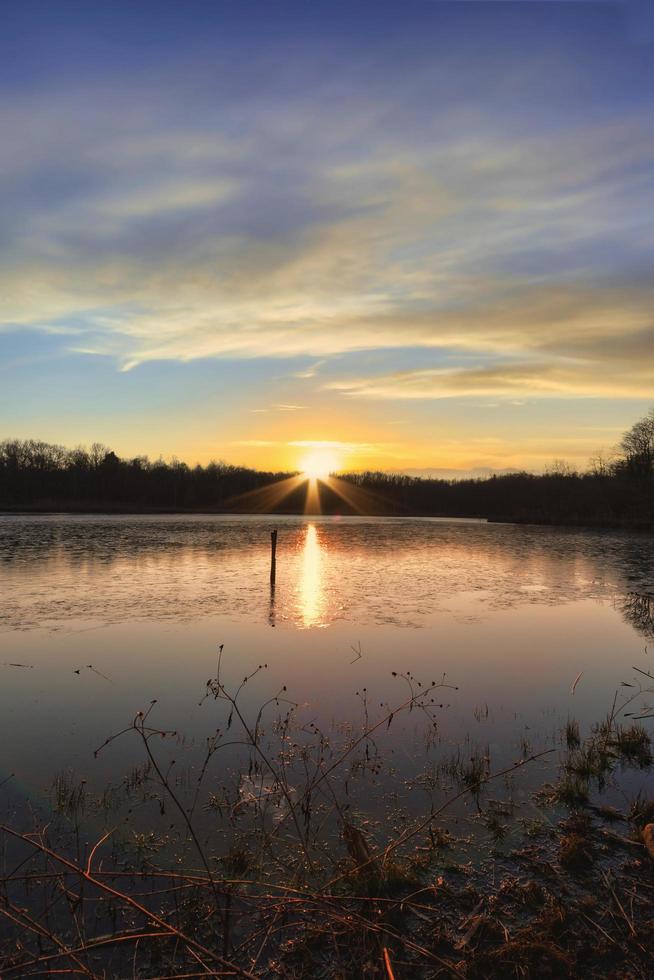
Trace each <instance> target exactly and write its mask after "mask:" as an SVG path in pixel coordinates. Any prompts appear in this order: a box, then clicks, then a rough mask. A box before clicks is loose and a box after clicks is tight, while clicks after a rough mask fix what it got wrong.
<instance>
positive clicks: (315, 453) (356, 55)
mask: <svg viewBox="0 0 654 980" xmlns="http://www.w3.org/2000/svg"><path fill="white" fill-rule="evenodd" d="M0 54H1V55H2V57H1V58H0V73H1V74H2V78H3V86H2V93H3V94H2V98H1V100H0V117H1V118H2V120H3V131H4V133H5V139H4V148H3V150H2V152H1V153H0V181H2V187H3V191H4V194H3V197H4V198H5V201H6V204H5V211H4V221H3V236H2V240H1V241H0V252H1V254H2V271H1V272H0V293H1V294H2V296H3V300H4V302H3V304H2V307H3V312H2V313H0V390H1V394H0V420H1V421H2V428H3V429H4V430H5V431H6V432H7V434H8V435H12V436H13V435H15V436H16V437H17V438H22V439H29V438H34V439H43V440H44V441H47V442H49V443H55V444H61V445H68V446H74V445H77V444H80V443H83V444H84V443H85V444H90V443H91V442H93V441H100V442H102V443H104V444H106V445H108V446H111V447H112V449H113V450H114V451H115V452H116V453H117V454H118V455H119V456H120V457H122V458H129V457H133V456H136V455H137V454H141V453H143V454H147V455H148V456H149V457H150V458H154V459H156V458H157V457H159V456H162V457H164V458H171V457H173V456H175V457H177V458H179V459H181V460H183V461H184V462H187V463H188V464H189V465H193V464H194V463H196V462H199V463H201V464H206V463H207V462H209V461H210V460H211V459H224V460H227V461H229V463H230V464H233V465H237V466H247V467H249V468H253V469H257V470H260V471H271V470H276V471H280V470H285V471H305V470H312V469H313V470H317V469H322V470H330V469H333V470H334V471H338V472H361V471H363V470H380V471H384V472H388V473H408V474H409V475H420V474H421V473H451V474H461V476H455V477H452V478H455V479H457V478H466V475H468V474H474V473H488V474H493V473H503V472H514V471H519V470H522V471H527V472H535V473H539V472H542V471H544V470H545V469H546V467H547V466H548V465H550V464H552V463H553V461H555V460H562V461H565V462H566V463H568V464H569V465H571V466H572V467H574V468H577V469H584V468H585V467H586V466H587V465H588V462H589V460H590V459H591V458H592V457H594V456H596V455H597V454H598V452H600V451H610V450H611V449H612V448H613V447H614V446H615V445H616V444H617V443H618V442H619V439H620V436H621V435H622V433H623V432H624V431H625V430H626V429H628V427H629V426H630V425H631V424H632V423H633V422H634V421H635V420H636V419H637V418H639V417H640V416H642V415H643V414H644V413H645V412H646V411H647V409H648V408H649V406H650V405H651V403H652V400H653V395H652V393H653V392H654V357H653V356H652V355H653V354H654V326H653V325H652V319H651V309H652V301H653V300H654V287H653V286H652V278H651V267H652V259H653V258H654V238H653V237H652V232H651V227H650V222H649V214H650V213H651V211H652V206H653V205H654V175H653V174H652V172H651V165H650V161H651V158H652V151H653V150H654V136H652V133H654V126H652V122H653V121H654V58H653V57H652V55H653V54H654V16H653V14H652V8H651V7H649V6H648V5H646V4H644V3H632V2H609V3H595V2H592V0H591V2H588V3H586V2H580V3H572V2H571V3H549V2H534V3H508V2H506V3H505V2H495V0H490V2H485V3H463V2H461V3H457V2H452V3H433V4H427V3H423V2H409V3H406V4H402V5H401V7H400V6H399V5H398V4H394V3H386V2H384V3H378V4H375V5H374V8H373V7H372V6H371V5H369V4H366V3H361V4H354V5H353V4H343V3H333V4H329V5H328V6H327V5H323V4H316V5H312V6H311V7H307V6H306V5H304V4H301V3H296V2H285V3H279V4H277V5H275V7H274V9H273V8H272V7H271V6H270V5H267V4H263V3H257V2H252V3H244V4H242V5H234V4H230V3H223V2H218V3H212V4H209V3H203V2H196V0H191V2H188V3H186V4H184V5H179V4H174V3H167V2H163V0H160V2H142V3H139V4H138V5H137V6H135V5H133V4H127V3H122V2H119V3H114V4H112V5H111V6H110V8H100V7H96V6H95V5H92V6H89V5H88V4H83V3H78V2H60V3H57V4H56V5H52V4H48V3H45V2H32V0H28V2H25V3H21V4H16V3H10V4H9V6H8V8H7V15H6V17H5V25H4V31H3V37H2V39H1V40H0ZM442 478H444V479H448V478H450V477H442Z"/></svg>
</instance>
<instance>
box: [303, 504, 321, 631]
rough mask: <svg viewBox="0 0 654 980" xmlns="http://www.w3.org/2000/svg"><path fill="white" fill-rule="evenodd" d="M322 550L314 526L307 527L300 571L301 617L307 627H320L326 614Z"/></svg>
mask: <svg viewBox="0 0 654 980" xmlns="http://www.w3.org/2000/svg"><path fill="white" fill-rule="evenodd" d="M322 564H323V562H322V550H321V545H320V539H319V538H318V532H317V530H316V527H315V525H314V524H309V526H308V527H307V532H306V537H305V539H304V549H303V552H302V567H301V570H300V615H301V617H302V625H303V626H305V627H310V626H320V625H322V624H323V619H324V614H325V590H324V587H323V581H322V573H323V568H322Z"/></svg>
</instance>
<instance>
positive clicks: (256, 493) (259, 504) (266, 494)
mask: <svg viewBox="0 0 654 980" xmlns="http://www.w3.org/2000/svg"><path fill="white" fill-rule="evenodd" d="M305 480H306V477H304V476H302V475H301V474H299V473H297V474H296V475H295V476H290V477H288V478H287V479H286V480H278V481H275V482H274V483H268V484H266V486H264V487H258V488H257V489H256V490H247V491H246V492H245V493H241V494H239V495H238V496H237V497H232V498H231V500H230V501H229V503H230V505H231V506H233V507H235V509H238V510H247V511H248V512H249V513H254V514H267V513H270V512H271V511H272V510H274V508H275V507H277V506H278V505H279V504H281V502H282V501H283V500H285V499H286V498H287V497H288V496H290V494H292V493H293V491H294V490H297V488H298V487H299V486H301V485H302V483H304V481H305Z"/></svg>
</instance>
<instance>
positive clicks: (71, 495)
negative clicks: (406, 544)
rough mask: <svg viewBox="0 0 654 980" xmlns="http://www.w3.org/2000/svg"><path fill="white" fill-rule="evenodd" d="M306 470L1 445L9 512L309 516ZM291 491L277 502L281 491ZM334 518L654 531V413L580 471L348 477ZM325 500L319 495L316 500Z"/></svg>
mask: <svg viewBox="0 0 654 980" xmlns="http://www.w3.org/2000/svg"><path fill="white" fill-rule="evenodd" d="M293 477H297V475H296V474H292V473H285V472H276V473H273V472H261V471H258V470H252V469H248V468H246V467H242V466H233V465H230V464H228V463H224V462H210V463H208V464H207V465H205V466H200V465H197V466H188V465H187V464H186V463H183V462H180V461H178V460H175V459H173V460H172V461H170V462H165V461H164V460H162V459H159V460H156V461H150V460H149V459H148V458H147V457H145V456H137V457H134V458H133V459H121V458H120V457H119V456H117V455H116V453H114V452H113V451H112V450H111V449H108V448H107V447H105V446H103V445H101V444H99V443H94V444H93V445H92V446H91V447H90V448H88V449H87V448H84V447H78V448H75V449H66V448H64V447H62V446H57V445H51V444H48V443H45V442H39V441H36V440H31V439H28V440H20V439H6V440H4V441H3V442H2V443H0V509H1V510H4V511H13V512H16V511H36V512H52V511H65V512H95V513H98V512H100V513H111V512H116V513H124V512H129V513H164V512H202V513H250V512H260V511H267V510H273V511H274V512H276V513H284V514H296V513H300V514H301V513H304V512H305V509H306V499H307V486H306V482H305V481H302V480H300V479H297V478H296V479H293ZM283 481H287V483H288V485H289V487H290V492H288V493H286V495H285V496H283V497H281V495H280V497H281V499H275V503H274V507H271V505H270V499H271V497H270V488H271V487H274V485H275V484H281V483H282V482H283ZM317 490H318V498H317V499H318V500H319V509H320V512H321V513H324V514H352V513H364V514H375V515H394V516H411V515H415V516H441V517H481V518H487V519H489V520H496V521H518V522H527V523H539V524H570V525H578V526H581V525H592V526H599V527H629V528H642V529H651V528H652V527H654V409H652V410H650V411H649V412H648V413H647V414H646V415H645V416H644V417H643V418H642V419H639V420H638V421H637V422H635V423H634V425H633V426H632V427H631V428H630V429H629V430H628V431H627V432H626V433H625V434H624V436H623V438H622V440H621V442H620V444H619V446H618V447H617V448H616V450H615V451H614V453H613V454H612V456H611V457H610V458H608V459H605V458H597V459H595V460H594V461H592V462H591V463H590V464H589V467H588V469H587V470H585V471H583V472H578V471H576V470H574V469H572V468H570V467H569V466H567V465H566V464H564V463H558V464H553V465H552V466H550V467H549V468H548V469H547V470H546V472H545V473H543V474H534V473H528V472H515V473H506V474H502V475H494V476H490V477H488V478H482V479H479V478H477V479H462V480H442V479H428V478H421V477H412V476H407V475H403V474H401V473H382V472H370V471H366V472H360V473H344V474H339V475H338V476H337V477H336V476H335V477H334V478H329V479H328V480H326V481H322V482H320V484H319V486H318V488H317ZM315 501H316V498H315V496H314V503H315Z"/></svg>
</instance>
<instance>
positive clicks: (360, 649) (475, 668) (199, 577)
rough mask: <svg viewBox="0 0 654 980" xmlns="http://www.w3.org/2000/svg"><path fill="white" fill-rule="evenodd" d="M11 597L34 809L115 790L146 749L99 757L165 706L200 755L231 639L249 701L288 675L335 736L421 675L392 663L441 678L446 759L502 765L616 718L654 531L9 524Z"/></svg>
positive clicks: (3, 743)
mask: <svg viewBox="0 0 654 980" xmlns="http://www.w3.org/2000/svg"><path fill="white" fill-rule="evenodd" d="M273 526H274V527H277V528H278V530H279V540H278V552H277V583H276V587H275V589H274V590H271V587H270V583H269V556H270V533H269V532H270V529H271V528H272V527H273ZM0 596H1V606H0V678H1V686H0V717H1V719H2V734H3V737H2V739H1V740H0V782H2V779H3V778H5V777H6V776H7V775H8V774H10V773H13V774H14V777H13V780H12V781H11V782H12V785H13V786H14V787H20V791H21V792H22V793H23V794H24V795H25V796H26V797H27V798H29V799H30V800H32V801H37V802H38V801H42V800H44V799H46V798H47V790H48V787H49V786H50V785H51V783H52V779H53V775H54V774H55V773H57V772H59V771H61V770H70V771H73V772H75V773H76V774H79V775H80V776H81V777H83V778H85V779H87V780H88V783H89V785H91V786H94V787H97V788H100V787H102V786H103V785H105V784H106V783H107V781H108V780H109V781H111V780H116V779H119V778H120V777H121V774H123V773H124V772H125V771H126V769H127V768H128V767H129V766H130V765H133V764H135V761H136V760H137V757H138V746H136V745H134V744H133V743H128V742H127V741H122V740H121V741H119V742H117V743H115V744H112V745H111V746H110V747H109V748H108V750H106V751H105V752H103V753H101V755H100V756H99V757H98V758H95V757H94V753H93V750H94V749H95V748H97V747H98V746H99V745H100V744H101V743H102V742H103V741H104V740H105V739H106V737H107V736H108V735H110V734H111V733H112V732H114V731H116V730H118V729H120V728H122V727H123V726H124V725H126V724H129V723H130V721H131V719H132V718H133V717H134V714H135V712H136V711H137V710H139V709H142V708H146V707H147V706H148V704H149V703H150V702H151V700H153V699H156V700H157V704H156V706H155V709H154V714H153V717H156V722H157V725H160V726H162V727H171V728H174V729H176V730H178V731H180V732H184V740H183V742H181V743H180V748H179V752H180V753H181V754H182V755H183V754H184V752H187V753H189V757H190V756H191V755H192V753H193V747H194V746H197V745H201V744H202V740H203V738H204V737H205V736H206V734H207V732H211V731H213V729H214V728H215V727H216V718H217V714H216V706H215V705H214V704H213V703H211V702H204V704H202V705H201V706H199V702H200V701H201V698H202V695H203V693H204V691H205V686H206V681H207V679H208V678H209V677H211V676H213V674H214V673H215V666H216V657H217V651H218V648H219V645H220V644H223V645H224V655H223V656H224V665H225V672H226V676H227V677H228V679H230V680H231V681H233V682H234V683H236V682H237V681H238V680H240V679H242V677H243V675H244V674H246V673H248V672H249V671H250V670H251V669H253V668H254V667H256V666H257V665H258V664H266V665H267V667H266V669H265V671H262V672H261V674H260V675H259V676H257V677H256V678H255V679H254V680H253V681H252V682H251V683H250V684H249V685H248V686H247V688H246V690H245V692H244V705H245V706H246V708H247V710H248V711H256V709H257V706H258V705H259V704H260V703H261V702H262V701H263V700H265V698H266V697H268V696H270V695H271V694H272V693H274V692H276V691H278V690H279V689H280V688H281V687H282V685H286V687H287V691H288V696H289V697H292V698H293V699H294V700H295V701H297V702H299V703H300V704H301V705H302V708H301V712H302V717H303V718H304V719H305V720H311V721H315V722H316V723H317V724H320V725H322V726H324V727H326V728H328V729H332V730H335V731H336V730H338V731H344V730H347V726H348V725H356V724H357V723H358V722H359V721H360V719H361V713H362V691H363V688H364V687H365V688H366V695H365V696H366V698H367V701H368V704H369V708H370V710H371V711H372V712H373V713H374V711H376V710H381V708H380V705H381V704H382V703H388V704H393V703H395V702H397V701H399V700H401V699H402V698H403V697H404V696H405V691H406V687H407V685H406V682H405V681H404V680H402V678H400V677H394V676H393V673H394V672H395V673H396V674H401V673H403V672H406V671H410V672H411V673H412V674H413V675H414V676H415V677H416V678H417V679H418V680H420V681H422V682H423V683H426V682H430V681H432V680H436V681H440V680H441V679H442V678H443V677H444V678H445V683H446V684H448V685H451V687H447V688H444V689H443V690H442V691H440V692H439V697H438V700H439V702H441V701H442V703H443V708H442V709H438V733H437V742H438V744H437V751H440V752H441V754H443V753H446V752H450V753H451V752H452V751H456V750H458V749H460V748H461V746H464V751H468V749H469V748H470V746H480V747H482V748H483V750H484V751H485V752H486V751H487V752H488V754H489V755H490V756H491V759H492V763H493V765H498V766H500V765H503V764H505V763H506V762H507V761H510V760H512V759H514V758H515V757H516V756H517V755H519V753H520V751H523V752H524V751H527V750H528V749H534V750H537V749H540V748H543V747H549V746H552V745H558V744H559V732H560V728H561V725H563V724H564V723H565V721H566V719H567V718H568V717H569V716H573V717H575V718H576V719H578V720H579V722H580V724H581V726H582V730H583V729H584V726H586V727H588V726H590V724H591V723H592V722H594V721H597V720H599V719H600V718H601V717H602V716H603V715H604V714H605V713H606V711H607V709H608V707H609V706H610V703H611V701H612V699H613V695H614V692H615V691H616V689H621V688H620V685H621V683H622V682H628V683H637V682H638V679H639V677H640V679H641V680H645V678H643V677H642V675H639V674H638V673H637V672H635V671H634V667H638V668H640V669H641V670H645V671H647V670H651V669H652V660H653V658H654V542H653V541H652V539H651V537H648V536H646V535H638V534H626V533H608V532H597V533H595V532H592V531H576V530H558V529H551V528H537V527H518V526H509V525H492V524H486V523H483V522H478V521H450V520H434V519H384V518H375V519H367V518H340V519H339V518H325V519H321V518H313V517H312V518H290V517H289V518H274V519H273V518H271V517H260V516H257V517H245V518H244V517H196V516H190V517H188V516H183V517H180V516H164V517H150V516H143V517H131V516H109V517H106V516H92V517H89V516H36V517H31V516H28V517H24V516H6V517H2V518H0ZM648 643H649V650H650V652H648ZM579 675H580V676H579ZM577 678H578V680H577V683H576V687H574V693H573V686H574V683H575V680H576V679H577ZM454 688H457V689H454ZM621 690H624V691H626V690H627V689H626V688H622V689H621ZM628 690H630V691H631V689H628ZM357 692H358V693H357ZM645 700H646V699H645ZM641 703H645V701H642V702H641V701H637V704H638V705H640V704H641ZM418 721H419V720H417V719H415V718H413V717H412V718H411V719H409V722H408V723H406V724H405V725H404V727H403V728H401V729H398V736H397V738H398V741H397V742H396V743H395V744H394V746H393V749H392V751H393V752H394V753H395V754H394V766H395V768H396V770H398V771H399V772H400V774H401V775H406V776H407V777H410V776H411V775H412V774H413V773H414V772H415V771H416V770H415V751H414V749H415V742H416V740H418V741H419V739H420V738H421V737H422V736H421V735H419V734H417V733H418V729H419V724H418ZM648 723H650V722H648ZM412 739H413V742H412ZM432 748H433V747H432ZM220 765H222V763H221V764H220ZM220 765H219V766H218V770H217V772H216V774H215V779H217V780H219V779H220V778H221V775H223V774H222V773H221V769H220ZM224 765H225V766H227V761H225V764H224ZM540 775H542V772H541V773H540ZM539 778H540V776H539ZM634 778H636V777H634Z"/></svg>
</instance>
